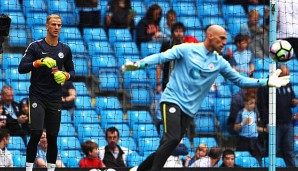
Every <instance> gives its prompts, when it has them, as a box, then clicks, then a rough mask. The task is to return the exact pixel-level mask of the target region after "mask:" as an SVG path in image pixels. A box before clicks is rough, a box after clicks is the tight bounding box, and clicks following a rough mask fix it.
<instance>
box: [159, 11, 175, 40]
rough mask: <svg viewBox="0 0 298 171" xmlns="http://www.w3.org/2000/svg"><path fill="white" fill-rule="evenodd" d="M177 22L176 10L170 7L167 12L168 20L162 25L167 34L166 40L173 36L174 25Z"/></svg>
mask: <svg viewBox="0 0 298 171" xmlns="http://www.w3.org/2000/svg"><path fill="white" fill-rule="evenodd" d="M176 22H177V15H176V12H175V11H174V10H173V9H170V10H169V11H168V12H167V13H166V22H165V23H164V25H163V26H162V28H161V29H162V30H163V31H162V32H163V33H164V34H165V38H166V40H165V41H168V40H170V38H171V36H172V26H173V24H175V23H176Z"/></svg>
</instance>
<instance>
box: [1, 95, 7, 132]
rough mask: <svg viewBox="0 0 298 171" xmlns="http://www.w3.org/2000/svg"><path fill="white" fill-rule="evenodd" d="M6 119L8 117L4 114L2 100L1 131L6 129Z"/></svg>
mask: <svg viewBox="0 0 298 171" xmlns="http://www.w3.org/2000/svg"><path fill="white" fill-rule="evenodd" d="M6 119H7V116H6V115H5V114H4V111H3V103H2V100H1V99H0V129H1V128H4V127H6Z"/></svg>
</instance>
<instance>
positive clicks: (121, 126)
mask: <svg viewBox="0 0 298 171" xmlns="http://www.w3.org/2000/svg"><path fill="white" fill-rule="evenodd" d="M110 127H115V128H117V129H118V131H119V136H120V138H124V137H130V136H131V135H130V129H129V127H128V125H127V124H126V123H111V124H108V125H107V127H106V130H107V129H108V128H110Z"/></svg>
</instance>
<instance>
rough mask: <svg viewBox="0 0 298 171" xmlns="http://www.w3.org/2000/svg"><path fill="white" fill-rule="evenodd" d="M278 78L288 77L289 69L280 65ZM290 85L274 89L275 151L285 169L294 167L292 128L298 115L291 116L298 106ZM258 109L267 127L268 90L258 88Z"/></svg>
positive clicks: (297, 100)
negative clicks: (283, 161)
mask: <svg viewBox="0 0 298 171" xmlns="http://www.w3.org/2000/svg"><path fill="white" fill-rule="evenodd" d="M279 68H280V69H281V71H282V72H281V74H280V75H279V76H280V77H282V76H286V75H290V71H289V68H288V67H287V66H286V65H281V66H280V67H279ZM295 97H296V96H295V92H294V90H293V88H292V85H291V83H289V84H287V85H286V86H282V87H280V88H278V89H276V150H277V153H276V154H277V155H278V156H281V157H282V158H283V159H284V160H285V162H286V165H287V167H295V153H294V126H293V122H294V121H295V120H297V119H298V113H295V114H294V115H293V114H292V110H291V108H292V107H295V106H296V105H297V104H298V99H296V98H295ZM258 109H259V112H260V117H261V120H262V122H263V123H264V125H266V126H267V127H268V122H269V90H267V89H265V88H259V91H258Z"/></svg>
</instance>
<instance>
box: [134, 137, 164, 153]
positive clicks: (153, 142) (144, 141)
mask: <svg viewBox="0 0 298 171" xmlns="http://www.w3.org/2000/svg"><path fill="white" fill-rule="evenodd" d="M159 142H160V138H159V137H144V138H139V139H138V147H139V154H140V155H144V153H145V152H146V151H149V153H150V152H153V151H155V150H156V149H157V148H158V146H159Z"/></svg>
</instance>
